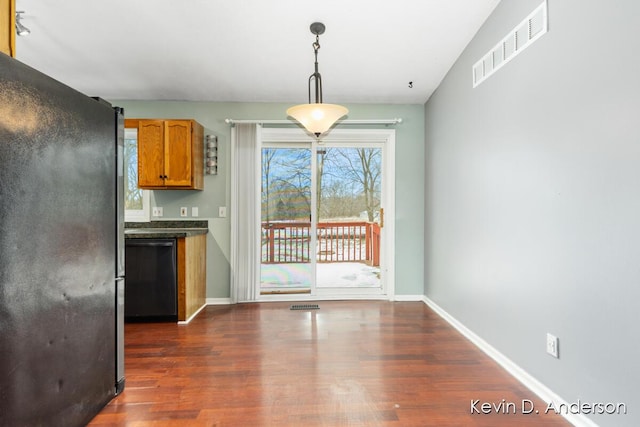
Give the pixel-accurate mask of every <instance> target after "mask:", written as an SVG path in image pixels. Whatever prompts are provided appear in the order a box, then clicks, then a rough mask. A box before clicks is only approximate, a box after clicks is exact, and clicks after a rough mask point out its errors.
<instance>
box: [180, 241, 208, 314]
mask: <svg viewBox="0 0 640 427" xmlns="http://www.w3.org/2000/svg"><path fill="white" fill-rule="evenodd" d="M177 241H178V253H177V261H178V262H177V267H178V321H185V320H188V319H189V318H190V317H191V316H193V315H194V314H195V313H197V312H198V310H200V309H201V308H202V307H203V306H204V305H205V304H206V299H207V298H206V296H207V269H206V265H207V236H206V235H205V234H200V235H196V236H190V237H180V238H178V239H177Z"/></svg>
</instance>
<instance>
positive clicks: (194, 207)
mask: <svg viewBox="0 0 640 427" xmlns="http://www.w3.org/2000/svg"><path fill="white" fill-rule="evenodd" d="M198 215H199V213H198V207H197V206H193V207H192V208H191V216H198Z"/></svg>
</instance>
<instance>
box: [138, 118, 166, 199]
mask: <svg viewBox="0 0 640 427" xmlns="http://www.w3.org/2000/svg"><path fill="white" fill-rule="evenodd" d="M164 140H165V127H164V120H140V121H139V122H138V187H141V188H144V187H163V186H164V185H165V148H164V145H165V144H164Z"/></svg>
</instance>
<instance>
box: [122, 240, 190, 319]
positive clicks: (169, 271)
mask: <svg viewBox="0 0 640 427" xmlns="http://www.w3.org/2000/svg"><path fill="white" fill-rule="evenodd" d="M176 252H177V250H176V240H175V239H127V240H126V243H125V274H126V277H127V283H126V286H125V294H124V316H125V320H126V321H127V322H162V321H174V322H175V321H177V320H178V297H177V293H178V292H177V269H176Z"/></svg>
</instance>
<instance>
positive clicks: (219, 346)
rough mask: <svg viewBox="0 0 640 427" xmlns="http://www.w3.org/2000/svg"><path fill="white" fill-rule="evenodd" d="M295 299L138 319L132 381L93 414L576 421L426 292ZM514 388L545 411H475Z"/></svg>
mask: <svg viewBox="0 0 640 427" xmlns="http://www.w3.org/2000/svg"><path fill="white" fill-rule="evenodd" d="M290 305H291V304H288V303H259V304H258V303H256V304H241V305H235V306H209V307H207V308H205V310H204V311H203V312H202V313H200V314H199V315H198V316H197V317H196V318H195V319H194V320H193V321H192V322H191V323H190V324H188V325H176V324H169V323H165V324H127V325H126V389H125V391H124V393H123V394H121V395H120V396H118V397H117V398H115V399H114V400H112V401H111V403H110V404H109V405H108V406H107V407H106V408H104V409H103V411H102V412H101V413H100V414H98V415H97V416H96V417H95V419H94V420H93V421H92V423H91V424H90V426H94V427H95V426H125V425H126V426H135V427H142V426H159V427H162V426H189V427H193V426H252V427H257V426H332V427H334V426H402V427H407V426H421V427H423V426H438V427H443V426H456V427H460V426H491V427H500V426H509V427H511V426H536V427H537V426H569V425H570V424H569V423H568V422H566V421H565V420H564V419H562V418H561V417H560V416H558V415H555V414H553V415H552V414H549V415H545V414H544V413H543V412H544V409H545V408H546V405H545V404H544V403H543V402H542V401H541V400H539V399H538V398H537V397H536V396H535V395H534V394H533V393H532V392H531V391H529V390H528V389H526V388H525V387H524V386H522V385H521V384H520V383H519V382H518V381H516V380H515V379H513V378H512V377H511V376H510V375H509V374H507V373H506V372H505V371H504V370H503V369H502V368H501V367H499V366H498V365H497V364H496V363H495V362H494V361H493V360H491V359H490V358H489V357H487V356H486V355H485V354H484V353H482V352H481V351H480V350H478V349H477V348H476V347H475V346H473V345H472V344H471V343H470V342H469V341H467V340H466V339H465V338H464V337H462V336H461V335H460V334H459V333H458V332H457V331H456V330H455V329H453V328H452V327H451V326H449V325H448V324H447V323H446V322H445V321H444V320H442V319H441V318H440V317H438V316H437V315H436V314H435V313H434V312H433V311H431V310H430V309H429V308H428V307H427V306H426V305H425V304H423V303H422V302H395V303H394V302H387V301H332V302H318V305H319V306H320V309H319V310H290V309H289V307H290ZM503 399H504V402H506V403H510V402H515V404H516V405H517V408H518V409H519V408H520V403H521V402H522V401H523V399H525V400H527V401H531V402H533V404H535V405H536V408H537V409H539V410H540V414H535V413H532V414H529V415H527V414H522V413H521V411H517V413H508V414H507V413H503V412H501V411H497V410H494V411H492V413H491V414H482V413H472V412H474V411H473V410H472V405H473V402H474V401H476V400H477V401H478V402H479V404H482V403H484V402H489V403H491V404H495V405H499V404H500V402H503ZM478 407H480V406H479V405H478Z"/></svg>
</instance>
